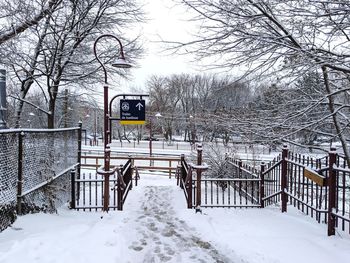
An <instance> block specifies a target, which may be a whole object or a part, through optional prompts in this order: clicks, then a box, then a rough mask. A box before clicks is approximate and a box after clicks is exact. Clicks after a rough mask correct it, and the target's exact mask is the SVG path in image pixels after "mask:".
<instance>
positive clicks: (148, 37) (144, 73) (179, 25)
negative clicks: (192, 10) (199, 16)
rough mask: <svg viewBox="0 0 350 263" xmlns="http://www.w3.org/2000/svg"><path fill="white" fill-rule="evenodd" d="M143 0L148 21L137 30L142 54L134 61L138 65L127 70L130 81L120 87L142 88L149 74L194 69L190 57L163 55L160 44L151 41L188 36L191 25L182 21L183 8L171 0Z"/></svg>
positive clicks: (162, 46) (162, 45)
mask: <svg viewBox="0 0 350 263" xmlns="http://www.w3.org/2000/svg"><path fill="white" fill-rule="evenodd" d="M143 2H144V4H145V6H144V10H145V11H146V12H147V18H148V19H149V21H147V22H146V23H145V24H144V25H141V26H140V28H139V29H138V32H137V33H139V32H141V33H142V37H143V40H144V48H145V49H146V54H145V55H144V58H143V59H141V60H139V61H138V65H139V68H133V69H132V70H131V74H132V80H131V81H127V82H126V83H125V84H123V86H124V87H125V86H127V87H137V88H144V87H145V82H146V80H147V78H148V77H149V76H150V75H154V74H156V75H170V74H173V73H183V72H186V73H188V72H195V65H193V64H190V60H191V59H192V60H193V58H192V57H188V58H186V57H185V56H179V55H169V54H165V52H164V49H165V46H164V44H163V43H155V42H156V41H159V40H160V39H163V40H169V41H170V40H174V41H176V40H178V41H184V40H189V39H190V37H191V36H190V34H191V33H193V31H194V30H195V26H194V25H193V24H191V23H189V22H186V10H184V9H183V8H180V7H179V6H175V5H174V2H173V1H171V0H152V1H143ZM191 31H192V32H191Z"/></svg>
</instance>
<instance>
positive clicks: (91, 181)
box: [75, 178, 117, 183]
mask: <svg viewBox="0 0 350 263" xmlns="http://www.w3.org/2000/svg"><path fill="white" fill-rule="evenodd" d="M75 181H76V182H79V183H84V182H85V183H101V182H104V179H75ZM109 181H110V182H116V181H117V178H115V179H114V178H112V179H109Z"/></svg>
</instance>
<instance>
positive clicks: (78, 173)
mask: <svg viewBox="0 0 350 263" xmlns="http://www.w3.org/2000/svg"><path fill="white" fill-rule="evenodd" d="M78 126H79V131H78V160H77V163H78V166H77V167H76V171H75V172H76V178H77V179H78V180H79V179H80V175H81V144H82V142H81V139H82V130H83V123H82V122H81V121H79V123H78ZM85 161H86V159H85ZM77 191H78V192H77V198H78V200H79V199H80V183H79V182H78V184H77Z"/></svg>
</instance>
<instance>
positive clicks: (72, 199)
mask: <svg viewBox="0 0 350 263" xmlns="http://www.w3.org/2000/svg"><path fill="white" fill-rule="evenodd" d="M70 178H71V198H70V209H75V202H76V200H75V170H71V172H70Z"/></svg>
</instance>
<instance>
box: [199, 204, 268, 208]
mask: <svg viewBox="0 0 350 263" xmlns="http://www.w3.org/2000/svg"><path fill="white" fill-rule="evenodd" d="M201 207H208V208H215V207H218V208H220V207H223V208H225V207H227V208H230V207H231V208H255V207H256V208H260V207H261V206H260V205H208V204H204V205H201Z"/></svg>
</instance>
